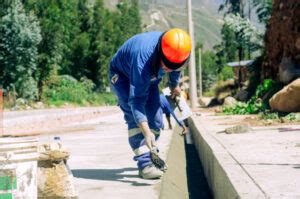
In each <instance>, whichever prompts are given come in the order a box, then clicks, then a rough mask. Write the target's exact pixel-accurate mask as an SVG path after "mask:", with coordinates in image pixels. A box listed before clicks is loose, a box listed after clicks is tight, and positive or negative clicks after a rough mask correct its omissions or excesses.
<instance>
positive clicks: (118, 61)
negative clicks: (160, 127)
mask: <svg viewBox="0 0 300 199" xmlns="http://www.w3.org/2000/svg"><path fill="white" fill-rule="evenodd" d="M162 34H163V33H162V32H146V33H141V34H138V35H135V36H133V37H132V38H130V39H129V40H127V41H126V42H125V43H124V44H123V45H122V46H121V47H120V48H119V50H118V51H117V52H116V54H115V55H114V56H113V58H112V61H111V64H110V67H111V68H110V70H111V71H114V72H116V73H121V74H123V75H124V76H126V77H127V78H128V80H129V85H130V88H129V98H128V104H129V106H130V107H131V111H132V114H133V116H134V119H135V121H136V123H137V124H139V123H141V122H144V121H147V117H146V114H145V105H146V102H147V99H148V94H149V91H148V88H149V86H150V85H151V84H153V83H157V82H159V81H157V80H159V79H160V78H162V75H163V74H162V73H161V70H160V68H161V67H160V57H159V51H160V46H159V43H160V42H159V41H160V39H161V36H162ZM179 79H180V72H178V71H173V72H171V73H169V86H170V87H175V86H177V85H178V84H179Z"/></svg>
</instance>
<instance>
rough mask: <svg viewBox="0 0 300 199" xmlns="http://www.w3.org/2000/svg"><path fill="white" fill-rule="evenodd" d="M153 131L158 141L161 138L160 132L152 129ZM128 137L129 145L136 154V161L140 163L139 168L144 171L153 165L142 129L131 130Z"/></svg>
mask: <svg viewBox="0 0 300 199" xmlns="http://www.w3.org/2000/svg"><path fill="white" fill-rule="evenodd" d="M151 131H152V132H153V133H154V134H155V138H156V139H157V138H158V137H159V132H158V131H155V130H153V129H151ZM128 135H129V138H128V140H129V144H130V146H131V148H132V150H133V152H134V153H135V156H134V160H135V161H138V163H137V165H138V168H140V169H143V168H144V167H146V166H148V165H151V164H152V161H151V158H150V151H149V149H148V147H147V146H146V145H145V138H144V135H143V133H142V132H141V130H140V128H134V129H130V130H129V131H128Z"/></svg>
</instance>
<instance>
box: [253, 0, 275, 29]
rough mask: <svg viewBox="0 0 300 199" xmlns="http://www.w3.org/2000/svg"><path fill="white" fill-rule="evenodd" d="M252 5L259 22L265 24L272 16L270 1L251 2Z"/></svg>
mask: <svg viewBox="0 0 300 199" xmlns="http://www.w3.org/2000/svg"><path fill="white" fill-rule="evenodd" d="M253 5H254V7H255V8H256V13H257V16H258V19H259V21H260V22H261V23H264V24H266V23H267V22H268V21H269V18H270V17H271V14H272V0H253Z"/></svg>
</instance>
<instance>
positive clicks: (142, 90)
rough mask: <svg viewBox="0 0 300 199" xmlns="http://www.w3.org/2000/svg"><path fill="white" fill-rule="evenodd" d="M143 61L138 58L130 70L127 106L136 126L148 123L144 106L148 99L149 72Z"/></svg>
mask: <svg viewBox="0 0 300 199" xmlns="http://www.w3.org/2000/svg"><path fill="white" fill-rule="evenodd" d="M143 60H144V59H142V58H139V57H138V59H137V60H136V61H135V62H134V63H133V65H132V67H131V70H130V77H129V79H130V90H129V99H128V104H129V106H130V107H131V111H132V114H133V117H134V119H135V122H136V123H137V124H139V123H141V122H145V121H148V120H147V117H146V112H145V105H146V102H147V99H148V94H149V86H150V79H151V71H149V70H147V67H146V66H145V64H146V63H145V62H144V61H143Z"/></svg>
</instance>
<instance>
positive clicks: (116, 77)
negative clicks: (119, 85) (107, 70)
mask: <svg viewBox="0 0 300 199" xmlns="http://www.w3.org/2000/svg"><path fill="white" fill-rule="evenodd" d="M118 79H119V75H118V74H114V76H112V78H111V83H112V84H115V83H116V82H117V81H118Z"/></svg>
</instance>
